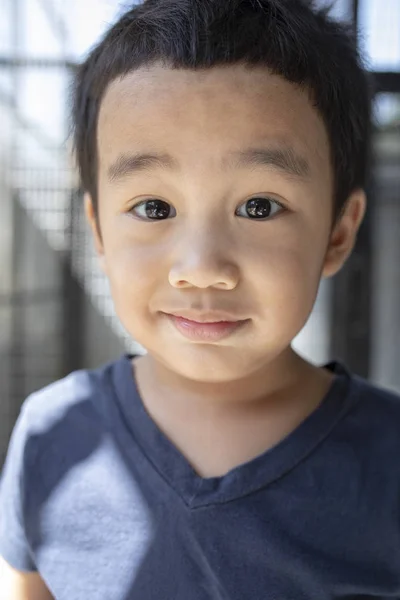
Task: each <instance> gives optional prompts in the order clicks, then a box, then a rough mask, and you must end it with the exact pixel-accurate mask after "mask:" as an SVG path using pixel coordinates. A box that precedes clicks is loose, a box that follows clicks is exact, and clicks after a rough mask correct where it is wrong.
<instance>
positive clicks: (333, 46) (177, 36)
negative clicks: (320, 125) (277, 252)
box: [73, 0, 371, 217]
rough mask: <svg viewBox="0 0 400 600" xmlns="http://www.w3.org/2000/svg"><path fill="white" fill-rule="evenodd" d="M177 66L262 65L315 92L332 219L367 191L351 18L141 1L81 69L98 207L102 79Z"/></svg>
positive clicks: (266, 0)
mask: <svg viewBox="0 0 400 600" xmlns="http://www.w3.org/2000/svg"><path fill="white" fill-rule="evenodd" d="M160 62H161V63H162V64H164V65H166V66H168V67H170V68H173V69H193V70H194V69H211V68H213V67H215V66H223V65H233V64H237V63H242V64H244V65H251V66H264V67H266V68H267V69H268V70H269V71H270V72H272V73H274V74H277V75H280V76H282V77H283V78H285V79H286V80H287V81H289V82H292V83H295V84H299V85H301V86H303V87H305V88H306V89H308V90H309V91H310V92H311V98H312V101H313V103H314V104H315V107H316V109H317V110H318V111H319V113H320V115H321V116H322V118H323V120H324V123H325V126H326V129H327V132H328V135H329V139H330V147H331V162H332V168H333V173H334V206H335V216H336V217H337V216H338V215H339V214H340V212H341V210H342V209H343V207H344V205H345V203H346V200H347V198H348V197H349V195H350V194H351V192H353V191H354V190H356V189H357V188H362V187H365V183H366V182H365V180H366V176H367V169H368V156H369V140H370V122H371V86H370V79H369V76H368V73H367V71H366V69H365V68H364V66H363V64H362V60H361V58H360V55H359V52H358V50H357V43H356V36H355V33H354V29H353V27H352V26H351V24H346V23H340V22H338V21H336V20H334V19H333V18H332V17H331V16H330V10H329V9H328V8H326V7H325V8H317V7H316V6H315V4H314V2H313V0H147V1H146V2H144V3H142V4H139V5H134V6H133V7H131V8H130V10H128V11H127V12H126V13H125V14H124V15H123V16H122V17H121V18H120V19H119V20H118V22H117V23H115V25H113V26H112V27H111V28H110V29H109V31H108V32H107V33H106V34H105V36H104V37H103V39H102V40H101V41H100V42H99V43H98V44H97V45H96V46H95V47H94V48H93V49H92V51H91V52H90V54H89V55H88V57H87V58H86V60H85V61H84V63H83V64H81V65H80V66H79V68H78V71H77V74H76V79H75V85H74V98H73V130H74V146H75V152H76V157H77V162H78V167H79V171H80V176H81V181H82V186H83V188H84V190H85V191H88V192H89V193H90V194H91V196H92V199H93V202H94V205H95V207H96V206H97V166H98V156H97V121H98V115H99V108H100V104H101V101H102V98H103V96H104V93H105V91H106V89H107V87H108V85H109V84H110V83H111V82H112V81H113V80H115V79H116V78H118V77H122V76H124V75H126V74H127V73H129V72H130V71H134V70H136V69H139V68H140V67H142V66H148V65H150V64H153V63H160Z"/></svg>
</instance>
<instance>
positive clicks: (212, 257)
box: [169, 229, 239, 290]
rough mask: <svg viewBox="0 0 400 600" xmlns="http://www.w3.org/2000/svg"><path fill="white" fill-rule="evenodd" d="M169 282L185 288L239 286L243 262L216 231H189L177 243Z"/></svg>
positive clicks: (227, 287) (225, 288)
mask: <svg viewBox="0 0 400 600" xmlns="http://www.w3.org/2000/svg"><path fill="white" fill-rule="evenodd" d="M169 283H170V284H171V285H172V287H174V288H181V289H184V288H192V287H195V288H200V289H207V288H216V289H220V290H233V289H235V288H236V287H237V285H238V283H239V266H238V265H237V263H236V261H235V260H234V259H233V256H232V252H231V251H230V244H229V242H228V241H227V240H224V239H223V238H222V236H221V235H218V232H216V231H211V230H206V231H201V230H199V229H197V230H196V231H193V232H190V233H189V232H187V233H186V235H185V239H184V240H182V239H181V240H180V242H179V244H178V245H177V247H176V251H175V260H174V261H173V264H172V265H171V268H170V271H169Z"/></svg>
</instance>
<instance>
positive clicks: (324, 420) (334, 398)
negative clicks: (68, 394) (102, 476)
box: [113, 355, 354, 508]
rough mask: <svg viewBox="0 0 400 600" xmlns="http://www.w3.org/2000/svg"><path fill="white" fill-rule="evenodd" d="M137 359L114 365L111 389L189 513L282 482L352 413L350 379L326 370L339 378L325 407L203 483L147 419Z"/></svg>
mask: <svg viewBox="0 0 400 600" xmlns="http://www.w3.org/2000/svg"><path fill="white" fill-rule="evenodd" d="M132 358H133V356H130V355H125V356H123V357H122V358H121V359H120V360H119V361H117V362H116V363H115V368H114V372H113V383H114V388H115V391H116V395H117V399H118V402H119V404H120V408H121V410H122V412H123V415H124V418H125V421H126V424H127V426H128V428H129V430H130V432H131V434H132V435H133V437H134V439H135V440H136V442H137V444H138V445H139V447H140V449H141V451H142V453H143V454H144V455H145V456H146V457H147V459H148V460H149V461H150V463H151V464H152V465H153V467H154V468H155V469H156V470H157V471H158V472H159V474H160V475H161V476H162V477H163V478H164V480H166V481H167V482H168V483H169V485H170V486H171V487H172V488H173V489H174V490H175V491H176V492H177V493H178V494H179V495H180V496H181V497H182V499H183V500H184V501H185V503H186V504H187V505H188V506H189V507H191V508H197V507H201V506H206V505H210V504H220V503H224V502H229V501H232V500H234V499H237V498H240V497H242V496H245V495H248V494H251V493H253V492H255V491H257V490H259V489H261V488H263V487H266V486H268V485H270V484H271V483H272V482H274V481H276V480H277V479H279V478H281V477H283V476H284V475H285V474H286V473H288V472H289V471H291V470H292V469H294V468H295V467H296V466H297V465H298V464H299V463H301V462H302V461H303V460H305V459H306V458H307V456H308V455H309V454H311V453H312V452H313V451H314V450H315V449H316V447H317V446H318V445H319V444H321V442H323V440H324V439H325V438H326V437H327V436H328V435H329V434H330V432H331V431H332V429H333V428H334V427H335V425H336V424H337V423H338V422H339V421H340V420H341V419H342V418H343V416H344V415H345V414H346V413H347V412H348V410H349V409H350V407H351V405H352V402H353V396H354V395H352V394H351V393H350V392H351V390H350V388H351V385H352V382H353V380H352V377H351V375H350V373H349V372H348V371H347V369H345V367H343V365H341V364H340V363H337V362H333V363H329V364H328V365H326V368H328V369H329V370H330V371H332V372H333V373H334V374H335V375H336V377H335V379H334V380H333V383H332V384H331V387H330V389H329V391H328V393H327V394H326V396H325V398H324V399H323V401H322V403H321V404H320V405H319V406H318V407H317V408H316V409H315V410H314V412H312V413H311V414H310V415H309V416H308V417H306V419H305V420H304V421H303V422H302V423H300V425H298V427H296V429H294V430H293V431H292V432H291V433H290V434H289V435H288V436H287V437H285V438H284V439H283V440H282V441H280V442H279V443H278V444H276V445H275V446H273V447H272V448H270V449H269V450H267V451H266V452H264V453H263V454H261V455H260V456H258V457H256V458H254V459H252V460H250V461H249V462H246V463H244V464H242V465H239V466H238V467H235V468H234V469H232V470H231V471H229V472H228V473H227V474H226V475H224V476H222V477H209V478H203V477H200V476H199V475H198V474H197V473H196V472H195V470H194V469H193V467H192V466H191V465H190V463H189V462H188V460H187V459H186V458H185V457H184V456H183V454H182V453H181V452H180V451H179V450H178V448H177V447H176V446H175V445H174V444H173V443H172V442H171V441H170V440H169V439H168V438H167V436H166V435H165V434H164V433H163V432H162V431H161V430H160V429H159V427H158V426H157V425H156V423H155V422H154V421H153V420H152V418H151V417H150V415H149V414H148V413H147V411H146V409H145V407H144V404H143V402H142V399H141V397H140V395H139V392H138V389H137V386H136V382H135V376H134V370H133V368H132V362H131V361H132Z"/></svg>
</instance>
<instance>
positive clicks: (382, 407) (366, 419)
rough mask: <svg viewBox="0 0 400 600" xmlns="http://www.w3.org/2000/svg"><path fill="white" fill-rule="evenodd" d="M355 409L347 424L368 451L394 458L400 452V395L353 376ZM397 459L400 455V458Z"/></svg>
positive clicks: (352, 393) (353, 404)
mask: <svg viewBox="0 0 400 600" xmlns="http://www.w3.org/2000/svg"><path fill="white" fill-rule="evenodd" d="M350 394H351V398H352V402H351V409H350V410H349V412H348V414H347V415H346V418H345V420H344V421H345V424H346V425H348V426H349V427H350V428H351V429H350V431H351V434H352V437H353V439H354V438H355V439H356V440H358V441H359V442H360V445H363V446H364V451H365V452H370V453H377V454H378V455H382V454H383V455H386V458H388V453H389V462H390V456H392V458H393V459H394V458H395V456H394V454H396V452H400V396H399V395H398V394H396V393H395V392H393V391H390V390H387V389H383V388H381V387H379V386H377V385H374V384H372V383H370V382H369V381H367V380H365V379H362V378H361V377H358V376H355V375H353V376H352V377H351V386H350ZM396 460H397V459H396Z"/></svg>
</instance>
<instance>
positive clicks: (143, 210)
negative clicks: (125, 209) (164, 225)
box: [129, 200, 176, 221]
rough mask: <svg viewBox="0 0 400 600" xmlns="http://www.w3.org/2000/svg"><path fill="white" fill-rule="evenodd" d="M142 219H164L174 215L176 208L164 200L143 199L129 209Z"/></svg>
mask: <svg viewBox="0 0 400 600" xmlns="http://www.w3.org/2000/svg"><path fill="white" fill-rule="evenodd" d="M129 212H131V213H132V214H133V215H134V216H135V217H137V218H138V219H141V220H142V221H165V220H166V219H171V218H173V217H176V210H175V209H174V207H173V206H171V205H170V204H168V202H165V201H164V200H144V201H143V202H139V204H136V205H135V206H133V207H132V208H131V210H130V211H129Z"/></svg>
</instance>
